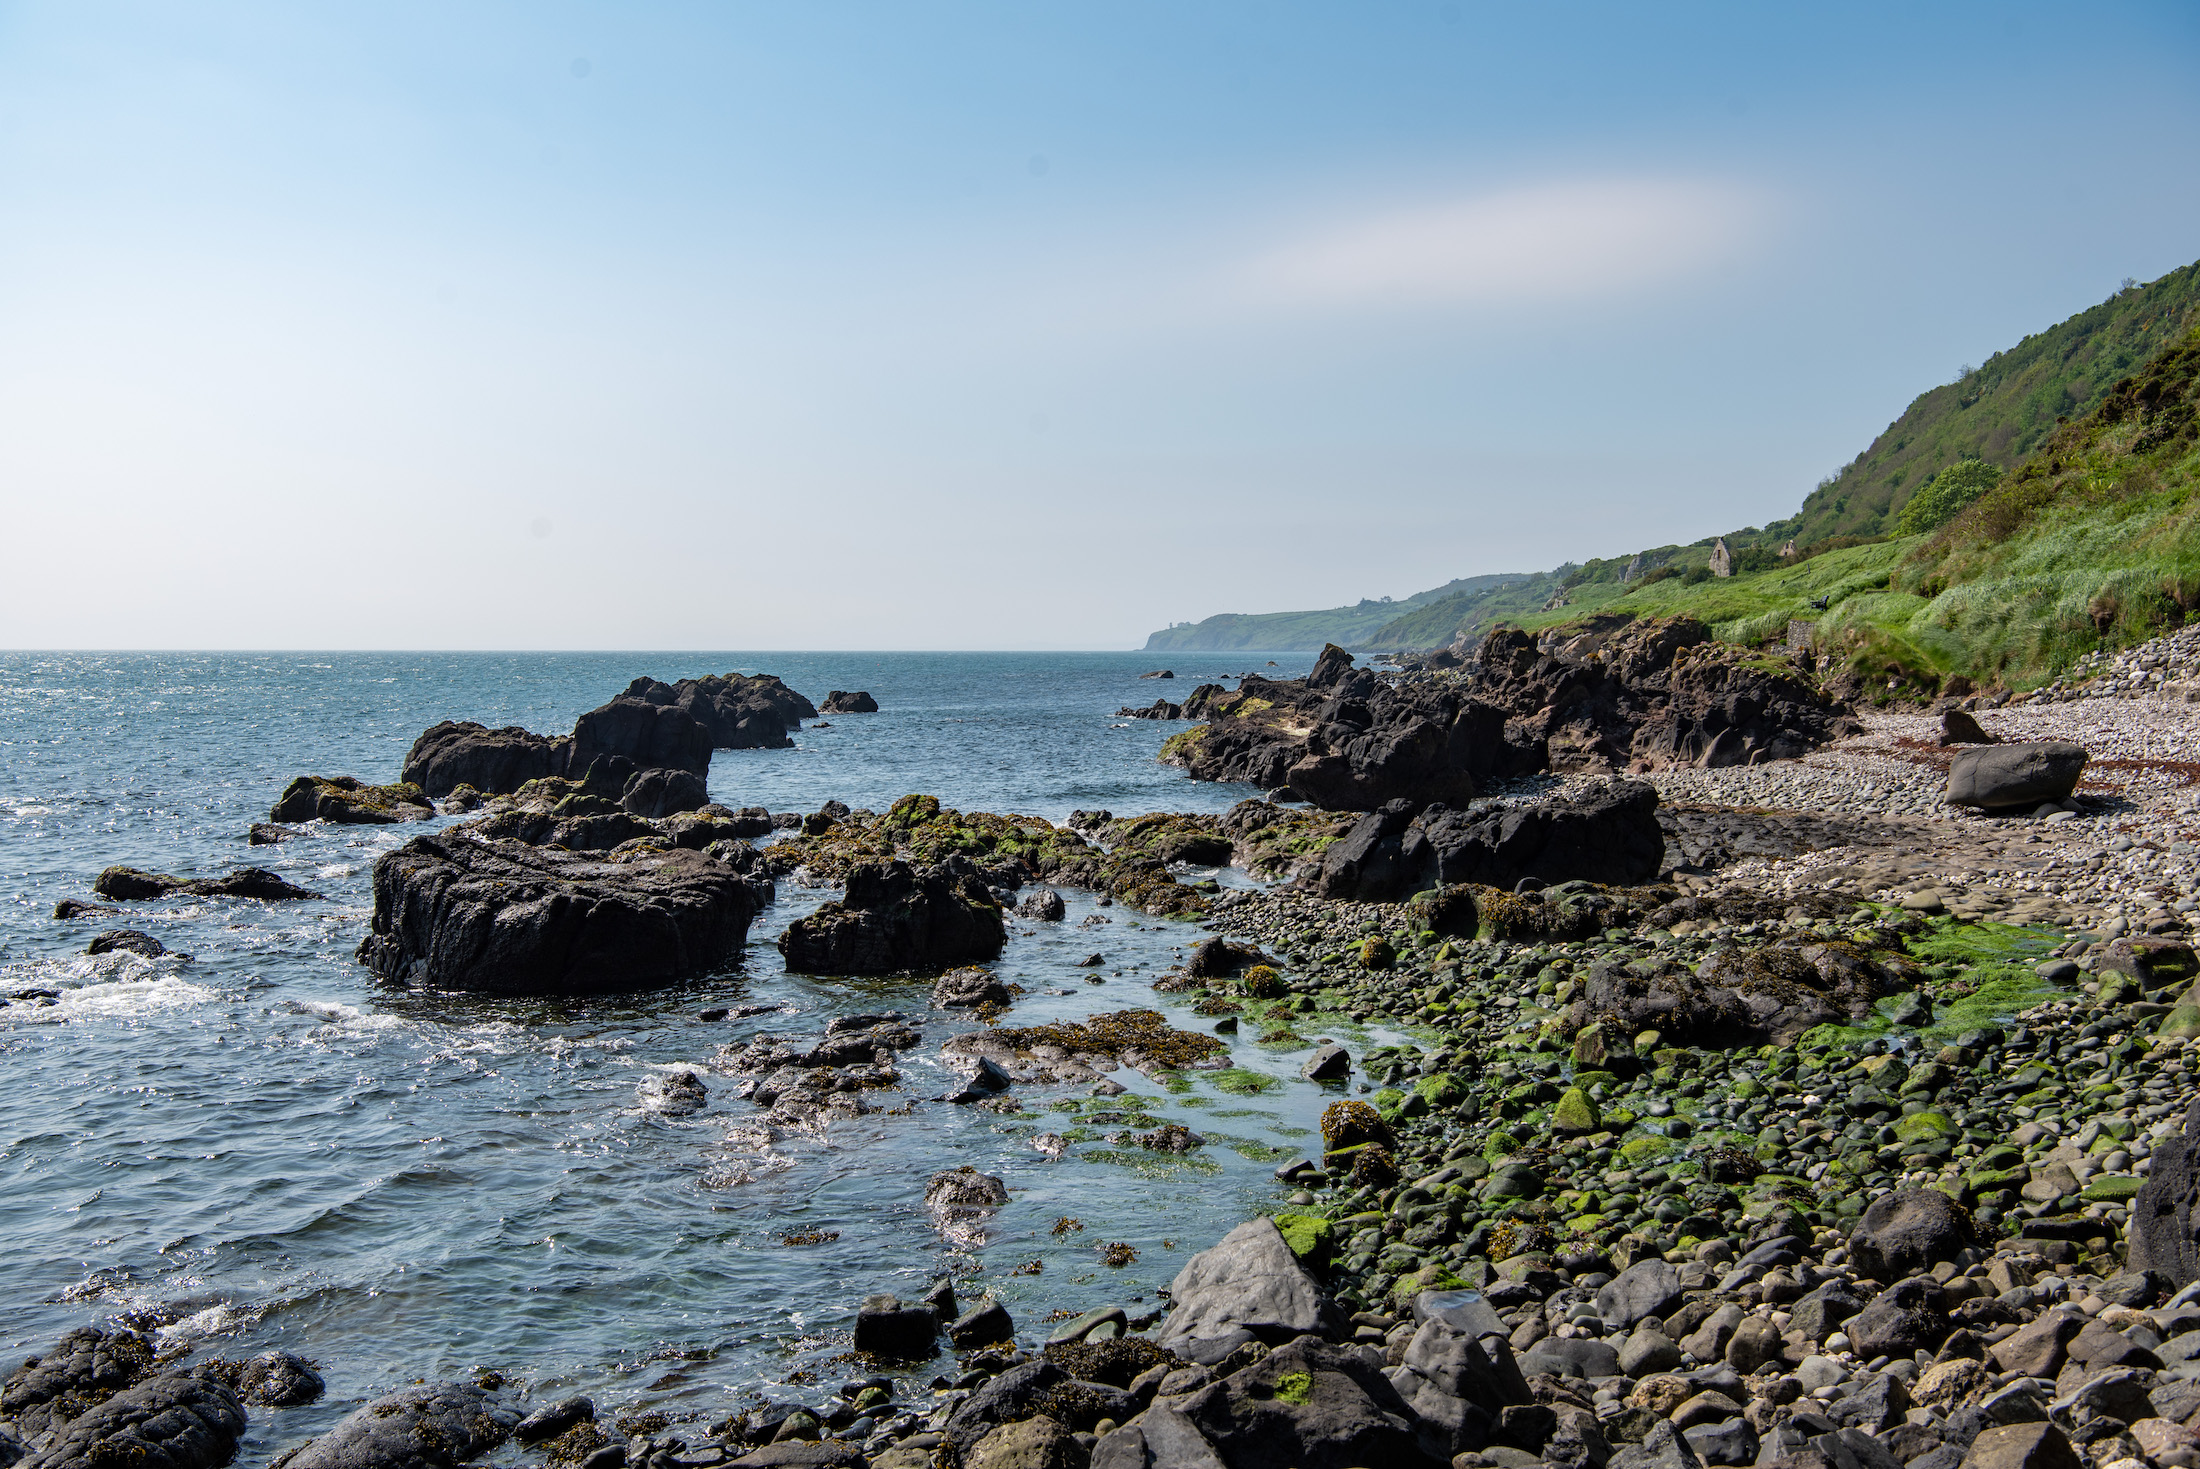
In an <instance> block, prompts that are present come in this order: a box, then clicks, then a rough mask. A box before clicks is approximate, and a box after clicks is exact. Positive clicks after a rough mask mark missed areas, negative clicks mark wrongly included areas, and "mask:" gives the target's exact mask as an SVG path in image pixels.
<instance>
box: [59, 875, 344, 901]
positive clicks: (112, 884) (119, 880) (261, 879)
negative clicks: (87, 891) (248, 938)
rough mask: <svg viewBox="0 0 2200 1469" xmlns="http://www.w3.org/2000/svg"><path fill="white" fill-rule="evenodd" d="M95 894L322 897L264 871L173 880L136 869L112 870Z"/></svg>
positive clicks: (95, 883) (121, 897)
mask: <svg viewBox="0 0 2200 1469" xmlns="http://www.w3.org/2000/svg"><path fill="white" fill-rule="evenodd" d="M92 891H93V892H95V893H97V894H99V895H100V896H101V897H103V898H113V899H115V900H116V901H117V902H125V903H128V902H137V901H140V900H143V899H146V898H167V897H176V896H181V897H187V898H257V899H259V900H261V901H262V902H296V901H300V900H303V899H306V898H318V897H320V896H321V895H320V894H319V893H316V892H310V891H308V890H307V889H305V888H302V887H298V886H297V885H295V884H293V883H290V882H286V881H285V880H284V879H282V878H280V877H278V876H276V875H275V874H274V873H272V872H269V871H268V870H267V869H266V868H264V867H239V868H237V869H236V870H235V871H233V872H228V873H224V874H223V875H222V876H220V877H170V876H169V875H168V874H166V873H164V872H140V871H139V870H138V869H137V868H135V867H109V868H107V869H106V870H105V871H103V872H101V873H100V874H99V876H98V877H95V878H93V879H92Z"/></svg>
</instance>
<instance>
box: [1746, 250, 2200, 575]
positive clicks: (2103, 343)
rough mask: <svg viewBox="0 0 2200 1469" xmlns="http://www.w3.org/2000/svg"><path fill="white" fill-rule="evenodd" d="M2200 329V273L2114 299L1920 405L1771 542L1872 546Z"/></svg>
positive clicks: (1924, 397) (2011, 463)
mask: <svg viewBox="0 0 2200 1469" xmlns="http://www.w3.org/2000/svg"><path fill="white" fill-rule="evenodd" d="M2195 325H2200V265H2188V266H2186V267H2185V268H2184V269H2182V270H2173V271H2171V272H2170V273H2169V274H2168V275H2165V276H2163V277H2162V278H2161V279H2160V280H2157V281H2153V282H2150V283H2149V284H2147V285H2144V286H2137V287H2130V288H2126V289H2124V290H2121V291H2118V292H2117V293H2116V294H2115V295H2113V296H2111V297H2109V298H2108V299H2107V300H2106V301H2103V302H2102V303H2101V304H2100V305H2098V306H2095V307H2092V308H2090V309H2088V310H2085V311H2081V312H2079V313H2078V314H2077V315H2076V316H2073V317H2071V318H2070V319H2069V320H2067V321H2065V322H2062V323H2061V324H2060V325H2057V326H2054V327H2050V328H2049V329H2048V330H2046V331H2044V332H2040V333H2038V334H2036V335H2034V336H2029V337H2026V338H2025V339H2024V340H2023V341H2022V342H2019V343H2018V344H2017V345H2016V346H2014V347H2012V348H2010V349H2009V350H2008V351H2006V352H1997V353H1995V354H1994V355H1993V356H1992V357H1989V358H1988V359H1986V363H1985V365H1984V366H1982V367H1978V368H1976V369H1973V370H1971V371H1969V372H1966V373H1965V374H1964V375H1963V376H1962V377H1960V378H1958V379H1957V380H1956V381H1955V382H1952V383H1949V384H1947V385H1946V386H1944V387H1938V388H1934V389H1932V390H1930V391H1929V392H1925V393H1921V394H1919V395H1918V397H1917V399H1916V400H1915V401H1914V402H1912V403H1911V404H1910V406H1909V408H1908V409H1907V410H1905V411H1904V412H1903V414H1902V416H1901V417H1900V418H1898V419H1896V420H1895V421H1894V422H1893V423H1891V424H1889V425H1888V426H1887V429H1886V432H1884V433H1882V434H1881V435H1880V436H1879V437H1878V438H1876V439H1874V440H1873V441H1872V445H1871V447H1870V448H1868V449H1866V450H1865V451H1864V452H1863V453H1861V454H1859V455H1857V456H1856V458H1855V460H1854V461H1852V462H1851V463H1850V464H1849V465H1848V466H1847V467H1846V468H1844V469H1843V470H1842V471H1841V472H1840V473H1839V474H1837V475H1835V476H1833V477H1832V478H1831V479H1828V480H1827V481H1826V482H1825V483H1823V484H1821V485H1820V486H1819V487H1818V488H1817V489H1816V490H1814V491H1812V492H1811V494H1810V495H1809V496H1808V497H1807V498H1805V499H1804V501H1803V508H1802V510H1801V511H1800V512H1799V513H1798V514H1797V515H1796V516H1795V517H1794V519H1793V520H1791V521H1788V522H1783V523H1781V524H1779V525H1775V526H1768V527H1766V533H1767V535H1768V536H1771V535H1787V536H1796V537H1799V538H1809V539H1816V538H1818V537H1821V536H1828V535H1839V534H1843V533H1847V534H1852V535H1853V534H1867V535H1868V534H1871V533H1872V532H1874V531H1880V530H1887V529H1891V528H1892V527H1893V523H1894V520H1895V517H1896V515H1897V514H1898V513H1899V512H1900V511H1901V510H1902V508H1903V506H1904V505H1905V504H1907V503H1908V501H1909V499H1910V497H1911V496H1913V495H1915V494H1916V493H1918V491H1919V489H1920V488H1921V487H1922V486H1923V485H1925V484H1926V483H1927V482H1928V481H1929V480H1930V479H1931V478H1932V477H1933V476H1934V475H1935V474H1937V473H1938V472H1939V471H1941V470H1943V469H1946V468H1947V467H1949V466H1950V465H1953V464H1955V463H1957V462H1959V461H1961V460H1964V459H1978V460H1983V461H1984V462H1985V463H1987V464H1992V465H1999V466H2000V467H2002V468H2004V469H2009V468H2013V467H2015V466H2016V464H2017V463H2018V462H2019V461H2021V460H2022V459H2024V458H2025V456H2026V455H2028V454H2030V453H2032V452H2033V450H2035V449H2037V448H2039V447H2040V446H2041V445H2042V444H2044V443H2045V442H2046V441H2047V439H2048V438H2049V436H2050V435H2052V434H2053V433H2054V432H2055V429H2056V425H2057V424H2059V423H2061V422H2062V421H2063V420H2064V419H2065V418H2069V417H2075V416H2077V415H2079V414H2082V413H2085V412H2088V411H2089V410H2091V409H2092V408H2094V407H2095V406H2096V405H2098V404H2099V403H2100V402H2101V401H2102V400H2103V398H2105V397H2106V396H2107V393H2108V391H2109V388H2110V385H2111V384H2113V383H2115V382H2116V380H2117V379H2118V378H2120V377H2122V376H2123V375H2124V374H2126V373H2128V372H2130V371H2131V370H2132V369H2133V368H2135V367H2137V366H2138V365H2139V364H2140V363H2142V362H2144V361H2145V360H2146V359H2147V358H2149V357H2151V356H2153V355H2154V354H2155V353H2156V352H2158V351H2160V350H2161V349H2162V348H2163V347H2164V346H2166V345H2168V344H2169V343H2171V342H2174V341H2176V340H2178V339H2179V338H2180V337H2182V336H2184V335H2185V333H2186V332H2187V331H2189V330H2191V329H2192V327H2194V326H2195Z"/></svg>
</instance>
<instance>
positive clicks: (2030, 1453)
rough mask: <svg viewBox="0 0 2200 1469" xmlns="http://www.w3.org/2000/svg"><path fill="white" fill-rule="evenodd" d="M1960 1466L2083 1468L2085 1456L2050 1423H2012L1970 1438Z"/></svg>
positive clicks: (1983, 1468)
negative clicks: (1969, 1446) (1969, 1447)
mask: <svg viewBox="0 0 2200 1469" xmlns="http://www.w3.org/2000/svg"><path fill="white" fill-rule="evenodd" d="M1963 1469H2085V1460H2083V1459H2082V1458H2080V1457H2079V1456H2078V1453H2077V1451H2076V1450H2075V1449H2073V1448H2071V1446H2070V1440H2069V1439H2067V1438H2065V1437H2064V1436H2063V1431H2062V1430H2061V1429H2059V1428H2057V1427H2056V1426H2055V1425H2054V1424H2052V1423H2012V1424H2009V1425H2007V1426H2005V1427H2001V1428H1989V1429H1987V1430H1986V1431H1985V1432H1983V1433H1981V1434H1980V1435H1979V1436H1978V1437H1977V1438H1975V1439H1973V1440H1972V1441H1971V1449H1970V1452H1969V1453H1967V1454H1965V1455H1964V1456H1963Z"/></svg>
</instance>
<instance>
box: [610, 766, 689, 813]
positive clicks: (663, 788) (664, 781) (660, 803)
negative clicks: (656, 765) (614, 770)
mask: <svg viewBox="0 0 2200 1469" xmlns="http://www.w3.org/2000/svg"><path fill="white" fill-rule="evenodd" d="M619 804H620V805H621V806H623V807H625V808H626V809H627V810H629V811H631V812H633V813H634V814H635V815H636V816H641V817H646V818H649V819H651V820H657V819H660V818H663V817H666V816H677V815H680V814H681V813H683V812H687V811H700V810H702V809H703V808H704V807H705V806H708V805H709V804H710V789H709V787H707V786H706V785H704V783H703V778H702V777H701V776H699V775H697V774H696V773H695V772H693V771H691V770H637V771H635V772H634V774H633V775H632V776H630V777H629V778H628V779H627V782H626V784H625V785H624V786H623V787H621V788H620V791H619Z"/></svg>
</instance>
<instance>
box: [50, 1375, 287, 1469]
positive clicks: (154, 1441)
mask: <svg viewBox="0 0 2200 1469" xmlns="http://www.w3.org/2000/svg"><path fill="white" fill-rule="evenodd" d="M244 1425H245V1412H244V1405H243V1404H242V1403H240V1402H238V1401H237V1395H236V1394H235V1393H233V1392H231V1391H230V1390H229V1389H228V1388H226V1387H224V1386H222V1385H221V1384H220V1383H217V1382H209V1381H207V1380H206V1379H204V1378H202V1377H198V1376H195V1375H193V1374H191V1373H187V1372H177V1373H170V1374H169V1375H167V1376H165V1377H156V1378H154V1379H153V1380H152V1381H150V1382H144V1383H140V1384H138V1385H137V1386H136V1387H129V1388H124V1389H123V1390H122V1391H121V1392H118V1393H116V1394H115V1395H114V1396H113V1397H111V1398H109V1399H107V1401H105V1402H103V1403H101V1404H100V1405H99V1406H98V1407H96V1408H92V1409H89V1410H88V1411H86V1412H84V1413H82V1414H80V1415H78V1416H77V1417H75V1418H72V1419H71V1420H70V1421H69V1425H68V1427H66V1428H64V1429H63V1430H62V1431H61V1433H60V1435H59V1436H58V1437H57V1438H55V1439H54V1441H53V1442H52V1443H51V1444H49V1445H48V1446H47V1447H46V1448H45V1449H43V1450H42V1451H40V1452H39V1453H36V1454H33V1455H32V1456H31V1457H30V1458H29V1459H28V1460H26V1461H25V1464H26V1466H27V1469H113V1466H117V1465H129V1466H131V1469H215V1466H217V1465H221V1464H226V1463H228V1462H229V1461H230V1459H232V1458H234V1457H235V1456H236V1452H237V1438H238V1436H239V1435H240V1434H242V1433H243V1432H244Z"/></svg>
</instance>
